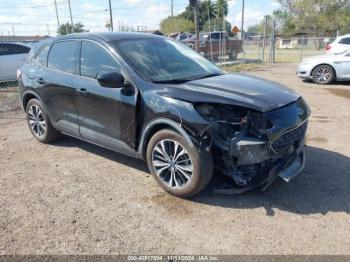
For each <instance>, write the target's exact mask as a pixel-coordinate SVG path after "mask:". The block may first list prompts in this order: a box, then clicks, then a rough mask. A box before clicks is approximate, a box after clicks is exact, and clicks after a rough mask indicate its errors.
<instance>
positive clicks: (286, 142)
mask: <svg viewBox="0 0 350 262" xmlns="http://www.w3.org/2000/svg"><path fill="white" fill-rule="evenodd" d="M306 129H307V122H305V123H304V124H303V125H301V126H300V127H298V128H296V129H293V130H291V131H288V132H286V133H284V134H283V135H281V136H280V137H279V138H277V139H276V140H275V141H274V142H273V143H272V144H271V148H272V150H273V151H274V152H276V153H278V154H282V155H284V154H290V153H292V152H293V151H294V149H295V148H297V147H298V146H299V144H300V142H302V141H303V140H304V138H305V134H306ZM291 150H293V151H292V152H291Z"/></svg>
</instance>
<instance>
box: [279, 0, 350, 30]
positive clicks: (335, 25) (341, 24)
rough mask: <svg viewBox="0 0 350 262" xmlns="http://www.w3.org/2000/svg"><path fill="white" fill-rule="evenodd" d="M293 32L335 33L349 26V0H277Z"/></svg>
mask: <svg viewBox="0 0 350 262" xmlns="http://www.w3.org/2000/svg"><path fill="white" fill-rule="evenodd" d="M279 2H280V4H281V6H282V10H283V11H284V12H286V13H287V14H288V15H289V16H290V17H292V18H291V22H293V24H294V25H295V32H302V33H309V34H315V35H316V36H325V35H327V36H329V35H335V34H336V32H337V31H342V30H344V28H349V26H350V1H349V0H279Z"/></svg>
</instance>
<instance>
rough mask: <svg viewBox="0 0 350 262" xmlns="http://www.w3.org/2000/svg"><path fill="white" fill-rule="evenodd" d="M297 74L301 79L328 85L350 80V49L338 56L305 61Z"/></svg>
mask: <svg viewBox="0 0 350 262" xmlns="http://www.w3.org/2000/svg"><path fill="white" fill-rule="evenodd" d="M297 74H298V76H299V77H300V78H302V79H306V80H312V81H314V82H315V83H316V84H321V85H326V84H330V83H332V82H333V81H335V80H337V81H348V80H350V49H348V50H345V51H343V52H342V53H337V54H324V55H319V56H312V57H308V58H305V59H303V61H302V62H301V63H300V64H299V67H298V70H297Z"/></svg>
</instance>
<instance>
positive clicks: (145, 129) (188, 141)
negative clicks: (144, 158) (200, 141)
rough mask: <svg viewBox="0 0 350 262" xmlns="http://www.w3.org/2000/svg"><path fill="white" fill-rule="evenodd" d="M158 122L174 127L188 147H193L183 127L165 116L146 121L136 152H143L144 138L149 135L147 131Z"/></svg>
mask: <svg viewBox="0 0 350 262" xmlns="http://www.w3.org/2000/svg"><path fill="white" fill-rule="evenodd" d="M159 124H166V125H168V126H171V127H172V128H174V129H175V130H176V131H177V132H179V133H180V134H181V135H182V136H183V138H184V139H185V140H186V142H187V143H188V144H189V146H190V147H194V145H193V142H192V140H191V138H190V136H189V135H188V134H187V132H186V131H185V129H183V127H182V126H181V125H180V123H178V122H175V121H173V120H170V119H167V118H156V119H154V120H152V121H151V122H150V123H148V124H147V125H146V127H145V128H144V130H143V132H142V135H141V139H140V144H139V148H138V152H139V153H140V154H142V152H144V150H145V147H146V146H147V145H146V144H145V139H146V137H147V136H148V135H149V132H150V131H151V130H152V128H153V127H154V126H156V125H159Z"/></svg>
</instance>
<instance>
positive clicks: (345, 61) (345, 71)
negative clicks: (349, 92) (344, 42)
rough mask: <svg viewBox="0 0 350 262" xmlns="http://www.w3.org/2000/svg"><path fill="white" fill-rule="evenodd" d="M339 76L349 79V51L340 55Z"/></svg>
mask: <svg viewBox="0 0 350 262" xmlns="http://www.w3.org/2000/svg"><path fill="white" fill-rule="evenodd" d="M341 78H342V79H344V80H345V79H346V80H350V51H349V52H348V53H347V54H345V55H344V56H343V57H342V61H341Z"/></svg>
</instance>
